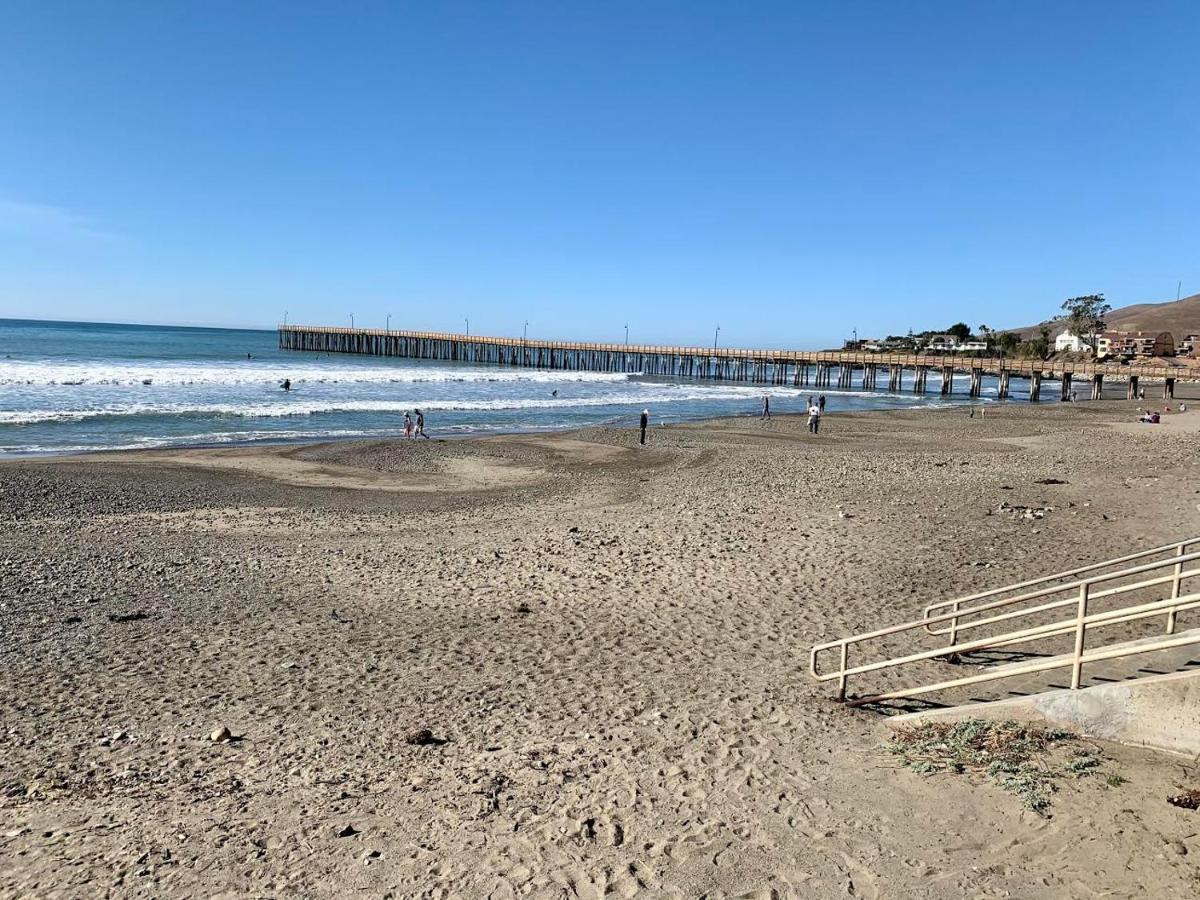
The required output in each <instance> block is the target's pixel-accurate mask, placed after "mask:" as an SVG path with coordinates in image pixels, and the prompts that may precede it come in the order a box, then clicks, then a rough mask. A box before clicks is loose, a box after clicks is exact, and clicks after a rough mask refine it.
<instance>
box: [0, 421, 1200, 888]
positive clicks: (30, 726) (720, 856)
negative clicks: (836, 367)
mask: <svg viewBox="0 0 1200 900" xmlns="http://www.w3.org/2000/svg"><path fill="white" fill-rule="evenodd" d="M1137 405H1138V404H1135V403H1126V402H1124V401H1121V402H1107V401H1106V402H1104V403H1079V404H1074V405H1069V404H1062V405H1045V406H1042V407H1023V406H1019V405H1016V404H1013V405H1005V406H998V407H992V408H990V409H989V410H988V412H987V415H986V416H985V417H982V418H981V417H978V416H977V417H975V418H968V417H967V413H966V410H964V409H961V408H959V409H952V410H921V411H910V412H889V413H861V414H845V415H838V414H836V412H835V413H834V414H832V415H830V416H828V417H827V419H826V421H825V425H824V427H823V429H822V433H821V435H820V436H818V437H812V436H809V435H807V434H806V433H805V426H804V421H803V419H800V418H783V417H777V418H775V419H773V420H771V421H770V422H765V423H764V422H761V421H759V420H757V419H749V418H748V419H728V420H721V421H717V422H708V423H697V424H694V425H686V426H675V427H671V428H665V429H663V428H657V429H653V430H652V432H651V436H650V442H649V446H647V447H646V448H639V447H637V446H636V443H637V434H636V430H635V429H632V428H631V429H627V430H617V429H588V430H584V431H580V432H577V433H574V434H570V435H552V436H509V437H498V438H488V439H480V440H456V441H411V442H404V441H392V442H369V443H355V444H326V445H313V446H304V447H285V448H281V447H272V448H255V449H239V450H182V451H155V452H146V453H113V454H103V455H94V456H88V457H76V458H56V459H43V460H20V461H13V462H8V463H3V464H0V526H2V527H0V700H2V703H0V710H2V712H0V717H2V718H0V734H3V735H4V743H3V746H4V753H3V759H2V761H0V896H5V897H81V896H145V897H176V896H179V897H182V896H205V897H225V896H228V897H235V896H236V897H241V896H261V897H345V896H373V897H383V896H391V897H397V898H398V897H444V898H450V897H454V898H457V897H480V898H484V897H490V898H505V897H538V898H542V897H546V898H549V897H585V898H590V897H604V896H635V895H639V896H647V897H701V896H703V897H712V898H717V897H731V898H732V897H752V898H759V897H761V898H770V897H806V898H807V897H846V896H853V897H938V898H941V897H945V898H952V897H953V898H957V897H963V896H973V897H993V896H995V897H1001V896H1013V897H1023V898H1024V897H1035V898H1036V897H1046V898H1050V897H1055V898H1057V897H1093V896H1101V895H1103V896H1117V897H1134V896H1137V897H1144V896H1153V897H1191V896H1195V895H1196V893H1197V890H1198V886H1200V866H1198V865H1197V862H1196V861H1197V859H1200V813H1194V812H1188V811H1185V810H1181V809H1177V808H1174V807H1171V806H1169V805H1167V804H1166V802H1165V797H1166V796H1167V795H1168V794H1171V793H1176V792H1178V790H1179V789H1180V788H1181V787H1187V786H1197V785H1196V782H1197V781H1200V777H1198V776H1197V772H1196V767H1194V766H1191V767H1189V766H1187V765H1181V761H1180V760H1178V759H1173V758H1168V757H1164V756H1161V755H1158V754H1154V753H1151V752H1147V751H1140V750H1134V749H1130V748H1121V747H1106V748H1105V750H1106V752H1108V753H1109V754H1110V755H1111V756H1112V758H1113V764H1112V765H1113V768H1115V769H1116V770H1118V771H1120V772H1121V773H1122V774H1123V775H1124V776H1125V777H1126V778H1127V779H1128V781H1127V783H1125V784H1123V785H1121V786H1120V787H1109V786H1107V785H1106V784H1105V783H1104V782H1103V781H1101V780H1099V779H1082V780H1079V781H1077V782H1068V783H1065V784H1063V785H1062V789H1061V792H1060V794H1059V795H1058V796H1057V797H1056V799H1055V805H1054V807H1053V815H1052V817H1051V818H1049V819H1043V818H1040V817H1039V816H1037V815H1035V814H1034V813H1032V812H1028V811H1024V810H1022V809H1021V807H1020V804H1019V802H1018V801H1017V800H1016V799H1015V798H1014V797H1013V796H1012V795H1010V794H1006V793H1004V792H1002V791H1000V790H999V789H998V788H996V787H995V786H994V785H993V784H991V783H989V782H979V781H975V780H972V779H970V778H966V777H959V778H953V777H937V778H922V777H921V776H919V775H917V774H915V773H913V772H911V771H907V770H899V769H897V768H896V765H895V762H894V760H893V759H892V758H890V757H889V756H888V755H887V754H886V753H884V752H882V751H881V746H882V744H883V743H884V741H885V740H886V735H887V732H886V729H885V728H884V727H883V725H882V723H881V719H880V717H879V715H878V714H876V713H872V712H868V711H859V710H850V709H846V708H843V707H841V706H839V705H838V704H835V703H833V702H832V701H831V699H830V697H831V694H832V691H831V689H830V686H829V685H828V684H815V683H813V682H812V681H811V680H810V679H809V678H808V676H807V649H808V647H809V646H810V645H811V644H812V643H814V642H816V641H820V640H823V639H830V638H833V637H836V636H839V635H842V634H845V633H849V632H854V631H859V630H863V629H866V628H870V627H874V626H876V625H879V624H882V623H885V622H893V621H901V620H904V619H908V618H912V617H915V616H917V615H919V614H920V611H921V609H922V608H923V606H924V605H925V604H926V603H928V602H930V601H932V600H936V599H942V598H948V597H952V596H955V595H957V594H960V593H965V592H968V591H972V590H978V589H983V588H986V587H991V586H995V585H999V584H1003V583H1007V582H1010V581H1017V580H1021V579H1024V578H1027V577H1031V576H1033V575H1036V574H1040V573H1045V572H1049V571H1054V570H1059V569H1065V568H1069V567H1071V566H1073V565H1075V564H1078V563H1079V562H1080V561H1086V560H1092V559H1100V558H1103V557H1107V556H1116V555H1119V554H1123V553H1126V552H1130V551H1132V550H1134V549H1137V548H1139V547H1144V546H1153V545H1156V544H1160V543H1167V542H1168V541H1171V540H1176V539H1179V538H1181V537H1185V536H1189V535H1193V534H1200V509H1198V507H1197V504H1198V503H1200V496H1198V494H1197V487H1196V485H1197V484H1200V481H1198V480H1197V475H1198V474H1200V463H1198V462H1197V452H1196V451H1197V447H1198V446H1200V413H1196V412H1192V411H1189V412H1188V413H1186V414H1183V415H1177V416H1171V417H1169V419H1168V422H1169V426H1167V427H1158V428H1155V427H1153V426H1140V425H1137V424H1136V423H1134V422H1133V420H1134V419H1135V418H1136V414H1135V413H1134V408H1135V407H1136V406H1137ZM1050 478H1053V479H1058V480H1063V481H1066V482H1067V483H1066V484H1052V485H1044V484H1038V483H1037V482H1038V481H1041V480H1044V479H1050ZM1005 502H1007V503H1009V504H1018V505H1029V506H1038V507H1049V508H1051V509H1050V510H1049V511H1048V512H1046V514H1045V517H1044V518H1042V519H1037V520H1028V519H1024V518H1022V517H1015V516H1009V515H998V514H996V510H997V508H998V507H999V505H1000V504H1002V503H1005ZM1185 624H1186V623H1185ZM917 674H918V673H913V674H911V675H910V674H900V675H895V676H890V678H888V679H881V680H880V681H878V682H864V684H863V685H862V687H863V688H864V689H865V688H867V687H870V686H882V685H883V684H884V683H888V684H896V683H905V681H904V679H905V678H912V677H916V676H917ZM222 726H224V727H227V728H228V729H229V730H230V732H231V733H232V735H233V737H234V740H231V741H226V742H213V741H211V740H210V739H209V737H210V733H211V732H212V731H213V730H214V729H218V728H220V727H222ZM425 728H427V729H429V730H430V731H431V732H432V735H433V738H434V739H435V740H434V742H432V743H427V744H423V745H412V744H408V743H406V742H405V736H406V735H408V734H410V733H412V732H414V731H417V730H419V729H425ZM1188 772H1190V773H1191V774H1190V775H1189V774H1188Z"/></svg>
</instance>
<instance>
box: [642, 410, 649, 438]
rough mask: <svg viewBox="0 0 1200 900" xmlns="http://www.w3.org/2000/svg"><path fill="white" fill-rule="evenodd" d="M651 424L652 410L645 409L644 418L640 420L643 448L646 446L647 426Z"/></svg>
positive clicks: (643, 411)
mask: <svg viewBox="0 0 1200 900" xmlns="http://www.w3.org/2000/svg"><path fill="white" fill-rule="evenodd" d="M649 424H650V410H648V409H643V410H642V418H641V420H640V426H641V430H642V446H645V444H646V426H647V425H649Z"/></svg>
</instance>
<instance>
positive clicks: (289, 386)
mask: <svg viewBox="0 0 1200 900" xmlns="http://www.w3.org/2000/svg"><path fill="white" fill-rule="evenodd" d="M280 387H281V388H283V389H284V390H285V391H290V390H291V389H292V379H290V378H285V379H283V384H281V385H280Z"/></svg>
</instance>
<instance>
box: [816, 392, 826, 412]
mask: <svg viewBox="0 0 1200 900" xmlns="http://www.w3.org/2000/svg"><path fill="white" fill-rule="evenodd" d="M817 406H819V407H821V415H824V414H825V395H824V394H822V395H821V396H820V397H818V398H817Z"/></svg>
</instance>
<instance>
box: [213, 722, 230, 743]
mask: <svg viewBox="0 0 1200 900" xmlns="http://www.w3.org/2000/svg"><path fill="white" fill-rule="evenodd" d="M208 739H209V740H210V741H212V742H213V743H221V742H223V741H229V740H232V739H233V734H232V732H230V730H229V729H228V728H226V727H225V726H224V725H222V726H221V727H220V728H214V729H213V730H212V734H210V735H209V736H208Z"/></svg>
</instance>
